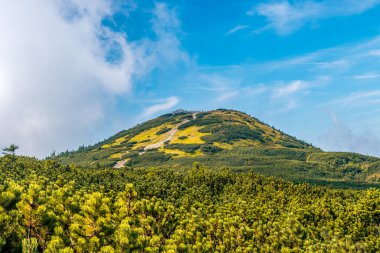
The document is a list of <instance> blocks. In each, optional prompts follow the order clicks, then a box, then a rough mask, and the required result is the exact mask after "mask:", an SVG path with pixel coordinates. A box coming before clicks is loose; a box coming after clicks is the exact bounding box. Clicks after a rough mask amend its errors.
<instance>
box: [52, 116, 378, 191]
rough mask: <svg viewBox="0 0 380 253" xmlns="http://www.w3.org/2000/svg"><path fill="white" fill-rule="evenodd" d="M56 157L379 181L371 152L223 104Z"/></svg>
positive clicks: (98, 163) (323, 180) (358, 183)
mask: <svg viewBox="0 0 380 253" xmlns="http://www.w3.org/2000/svg"><path fill="white" fill-rule="evenodd" d="M57 158H58V159H59V160H61V161H62V162H63V163H66V164H69V163H74V164H76V165H79V166H82V167H113V168H115V169H120V168H142V167H161V168H168V169H176V170H186V169H189V168H191V167H192V165H193V163H194V162H199V163H201V164H204V165H205V166H207V167H210V168H213V169H222V168H226V167H227V168H229V169H231V170H232V171H235V172H246V171H253V172H256V173H259V174H264V175H269V176H277V177H282V178H285V179H289V180H292V181H296V182H310V183H316V184H323V185H326V184H327V185H333V186H338V187H345V186H353V187H368V186H375V187H377V186H378V184H379V185H380V159H378V158H376V157H370V156H365V155H360V154H355V153H345V152H323V151H322V150H320V149H319V148H316V147H314V146H313V145H311V144H308V143H306V142H304V141H301V140H299V139H297V138H295V137H292V136H290V135H287V134H285V133H283V132H281V131H279V130H277V129H275V128H273V127H270V126H269V125H267V124H265V123H263V122H261V121H260V120H258V119H256V118H254V117H251V116H249V115H247V114H245V113H243V112H239V111H235V110H224V109H219V110H214V111H208V112H193V111H184V110H179V111H175V112H173V113H170V114H165V115H162V116H160V117H158V118H155V119H152V120H149V121H147V122H145V123H142V124H139V125H137V126H135V127H133V128H131V129H128V130H124V131H121V132H119V133H117V134H116V135H114V136H112V137H110V138H108V139H106V140H104V141H102V142H99V143H98V144H96V145H93V146H88V147H80V148H79V149H78V150H76V151H73V152H64V153H62V154H60V155H59V156H58V157H57Z"/></svg>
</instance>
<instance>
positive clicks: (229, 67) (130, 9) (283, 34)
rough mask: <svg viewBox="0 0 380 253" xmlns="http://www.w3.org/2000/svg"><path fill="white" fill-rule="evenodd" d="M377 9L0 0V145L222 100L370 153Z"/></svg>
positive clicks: (310, 3) (366, 3)
mask: <svg viewBox="0 0 380 253" xmlns="http://www.w3.org/2000/svg"><path fill="white" fill-rule="evenodd" d="M21 9H25V10H28V12H27V11H20V10H21ZM379 17H380V0H379V1H378V0H362V1H357V0H340V1H337V0H326V1H316V0H307V1H305V0H299V1H284V0H278V1H213V0H210V1H200V0H187V1H184V0H179V1H178V0H177V1H148V0H143V1H114V2H112V1H105V0H97V1H89V0H60V1H54V3H51V1H47V0H37V1H36V2H35V3H33V4H31V3H28V1H19V2H17V3H7V4H6V6H5V7H4V8H2V10H0V23H1V24H2V25H0V26H2V27H0V28H2V31H3V32H2V34H1V35H0V36H1V38H2V40H1V41H2V42H0V59H1V60H0V87H1V90H2V91H0V98H1V100H0V101H2V102H0V108H2V109H1V110H0V118H2V119H6V120H4V121H3V120H2V121H3V122H6V123H3V124H2V125H3V126H1V125H0V133H1V134H0V135H1V136H0V144H1V145H7V143H10V142H16V143H18V144H20V146H21V152H22V153H25V154H29V155H36V156H39V157H42V156H44V155H46V154H48V153H49V152H50V151H51V150H57V151H63V150H66V149H73V148H76V147H77V146H79V145H82V144H85V145H87V144H92V143H95V142H97V141H99V140H102V139H104V138H106V137H109V136H111V135H113V134H114V133H116V132H118V131H120V130H122V129H126V128H129V127H132V126H133V125H135V124H137V123H140V122H142V121H145V120H147V119H150V118H153V117H156V116H158V115H161V114H163V113H166V112H169V111H171V110H174V109H177V108H184V109H189V110H210V109H216V108H230V109H237V110H242V111H244V112H246V113H248V114H251V115H253V116H255V117H258V118H259V119H261V120H263V121H264V122H267V123H268V124H270V125H273V126H275V127H276V128H278V129H281V130H283V131H284V132H287V133H289V134H291V135H294V136H296V137H298V138H300V139H303V140H305V141H307V142H311V143H313V144H314V145H316V146H318V147H321V148H323V149H325V150H333V151H354V152H360V153H364V154H372V155H377V156H380V124H379V123H380V117H378V115H379V112H380V107H379V105H380V36H379V34H380V19H379ZM26 27H27V28H26ZM1 69H2V70H1ZM15 126H16V127H15Z"/></svg>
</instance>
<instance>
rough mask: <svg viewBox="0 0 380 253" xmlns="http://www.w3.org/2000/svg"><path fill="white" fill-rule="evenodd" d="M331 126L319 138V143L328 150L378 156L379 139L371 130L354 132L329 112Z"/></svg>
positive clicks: (379, 150) (379, 148) (379, 152)
mask: <svg viewBox="0 0 380 253" xmlns="http://www.w3.org/2000/svg"><path fill="white" fill-rule="evenodd" d="M330 116H331V120H332V122H333V126H332V127H331V128H330V129H329V130H328V131H327V132H326V134H325V135H324V136H323V137H322V138H321V145H322V146H323V148H324V149H325V150H329V151H348V152H357V153H361V154H369V155H375V156H379V154H380V139H379V137H378V136H377V135H375V134H374V133H373V132H372V131H370V130H368V129H362V130H361V132H355V131H353V130H352V129H350V128H349V127H348V126H346V125H345V124H344V123H343V122H342V121H341V120H340V119H339V118H338V117H337V116H336V115H335V114H334V113H331V115H330Z"/></svg>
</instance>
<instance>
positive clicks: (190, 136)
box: [170, 126, 209, 144]
mask: <svg viewBox="0 0 380 253" xmlns="http://www.w3.org/2000/svg"><path fill="white" fill-rule="evenodd" d="M199 129H200V127H198V126H190V127H187V128H185V129H183V130H178V131H177V132H176V133H175V135H174V137H173V140H172V141H171V142H170V143H173V144H174V143H181V144H203V143H205V142H204V141H203V140H202V139H201V137H202V136H205V135H209V133H200V132H198V131H199ZM180 136H187V138H186V139H183V140H181V139H178V137H180Z"/></svg>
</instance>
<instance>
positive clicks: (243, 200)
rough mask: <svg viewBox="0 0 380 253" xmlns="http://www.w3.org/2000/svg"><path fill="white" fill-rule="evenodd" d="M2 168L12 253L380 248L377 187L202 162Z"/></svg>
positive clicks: (25, 163) (1, 233) (19, 163)
mask: <svg viewBox="0 0 380 253" xmlns="http://www.w3.org/2000/svg"><path fill="white" fill-rule="evenodd" d="M155 152H156V151H152V152H147V153H146V154H143V155H142V156H145V155H148V154H149V153H152V154H153V153H155ZM284 155H286V154H284ZM142 156H141V157H142ZM0 171H1V173H0V189H1V190H0V251H2V252H21V251H23V252H379V251H380V237H379V232H380V231H379V226H380V211H379V210H380V191H379V190H376V189H368V190H360V191H359V190H338V189H331V188H326V187H313V186H310V185H308V184H305V183H302V184H294V183H291V182H288V181H285V180H282V179H276V178H273V177H265V176H260V175H257V174H253V173H240V174H239V173H232V172H231V171H230V170H226V169H224V170H218V169H207V168H205V167H203V166H201V165H200V164H197V163H195V164H194V166H193V167H192V168H191V169H189V170H181V169H158V168H156V169H153V168H152V169H129V170H126V169H107V168H104V169H101V168H100V169H92V168H87V169H82V168H78V167H75V166H71V165H70V166H69V165H61V164H60V163H59V162H57V161H55V160H46V161H38V160H36V159H32V158H26V157H13V156H11V155H7V156H5V157H2V158H0Z"/></svg>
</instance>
